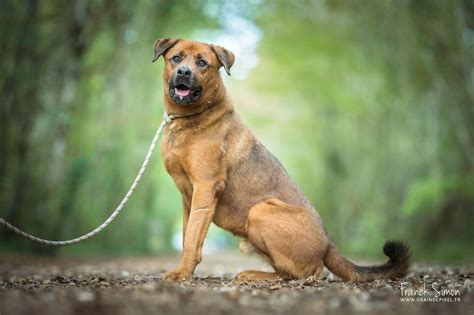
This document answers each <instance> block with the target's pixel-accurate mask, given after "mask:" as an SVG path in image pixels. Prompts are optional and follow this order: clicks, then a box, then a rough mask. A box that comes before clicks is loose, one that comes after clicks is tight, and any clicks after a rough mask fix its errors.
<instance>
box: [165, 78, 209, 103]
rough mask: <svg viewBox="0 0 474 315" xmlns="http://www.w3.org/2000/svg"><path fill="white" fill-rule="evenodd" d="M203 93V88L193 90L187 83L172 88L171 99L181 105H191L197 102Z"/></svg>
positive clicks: (170, 91)
mask: <svg viewBox="0 0 474 315" xmlns="http://www.w3.org/2000/svg"><path fill="white" fill-rule="evenodd" d="M201 93H202V88H201V87H196V88H193V87H191V86H190V85H188V84H185V83H180V84H178V85H176V86H170V90H169V94H170V97H171V99H173V101H175V102H176V103H179V104H190V103H192V102H195V101H196V100H197V99H198V98H199V97H200V96H201Z"/></svg>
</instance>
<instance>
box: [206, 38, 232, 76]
mask: <svg viewBox="0 0 474 315" xmlns="http://www.w3.org/2000/svg"><path fill="white" fill-rule="evenodd" d="M211 50H212V51H213V52H214V54H215V55H216V57H217V60H219V62H220V64H221V66H223V67H224V69H225V72H227V74H228V75H230V68H231V67H232V65H233V64H234V61H235V56H234V54H233V53H232V52H231V51H230V50H227V49H225V48H224V47H221V46H217V45H211Z"/></svg>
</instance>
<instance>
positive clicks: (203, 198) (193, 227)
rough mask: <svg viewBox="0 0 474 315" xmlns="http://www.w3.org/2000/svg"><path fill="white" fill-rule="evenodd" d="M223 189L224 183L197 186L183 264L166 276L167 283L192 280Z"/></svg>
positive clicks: (192, 203)
mask: <svg viewBox="0 0 474 315" xmlns="http://www.w3.org/2000/svg"><path fill="white" fill-rule="evenodd" d="M223 188H224V182H218V183H216V182H214V181H210V182H202V183H199V184H197V185H195V188H194V191H193V197H192V202H191V210H190V214H189V218H188V222H187V227H186V233H185V238H184V248H183V255H182V257H181V263H180V264H179V267H178V268H176V269H175V270H174V271H171V272H169V273H168V274H166V276H165V280H166V281H169V282H174V281H180V280H186V279H189V278H191V276H192V275H193V273H194V269H195V268H196V265H197V264H199V263H200V262H201V254H202V253H201V252H202V246H203V245H204V238H205V237H206V234H207V231H208V229H209V225H210V224H211V222H212V218H213V217H214V213H215V211H216V205H217V198H218V194H219V192H220V191H222V190H223Z"/></svg>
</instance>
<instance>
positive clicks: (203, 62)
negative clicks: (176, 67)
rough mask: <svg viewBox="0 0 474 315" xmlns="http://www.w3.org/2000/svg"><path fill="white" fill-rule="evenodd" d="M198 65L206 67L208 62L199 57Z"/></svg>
mask: <svg viewBox="0 0 474 315" xmlns="http://www.w3.org/2000/svg"><path fill="white" fill-rule="evenodd" d="M197 65H198V66H199V67H205V66H207V62H205V61H204V60H202V59H199V60H198V61H197Z"/></svg>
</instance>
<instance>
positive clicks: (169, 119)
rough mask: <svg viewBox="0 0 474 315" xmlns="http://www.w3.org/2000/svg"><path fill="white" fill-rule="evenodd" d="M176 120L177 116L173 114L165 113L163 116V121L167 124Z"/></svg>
mask: <svg viewBox="0 0 474 315" xmlns="http://www.w3.org/2000/svg"><path fill="white" fill-rule="evenodd" d="M175 118H176V116H175V115H173V114H171V115H168V113H167V112H165V113H164V114H163V119H164V120H165V121H166V123H167V124H169V123H170V122H172V121H173V119H175Z"/></svg>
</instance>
